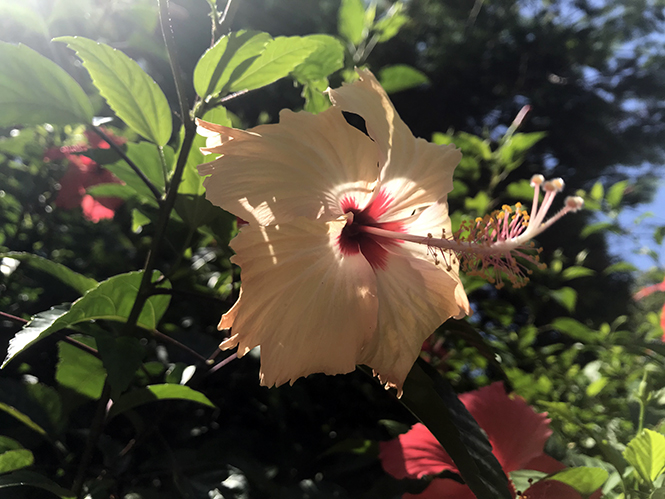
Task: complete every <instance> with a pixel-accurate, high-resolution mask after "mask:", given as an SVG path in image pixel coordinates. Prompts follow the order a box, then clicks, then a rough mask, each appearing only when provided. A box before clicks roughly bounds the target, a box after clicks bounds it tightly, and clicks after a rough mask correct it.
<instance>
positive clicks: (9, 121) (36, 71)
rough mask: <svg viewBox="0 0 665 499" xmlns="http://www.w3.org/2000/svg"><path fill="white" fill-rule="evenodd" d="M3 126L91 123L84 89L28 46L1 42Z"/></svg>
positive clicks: (0, 110) (0, 120) (0, 122)
mask: <svg viewBox="0 0 665 499" xmlns="http://www.w3.org/2000/svg"><path fill="white" fill-rule="evenodd" d="M0 67H1V68H2V71H0V127H8V126H14V125H24V126H28V125H41V124H43V123H52V124H54V125H68V124H78V123H89V122H91V121H92V114H93V113H92V105H91V104H90V100H89V99H88V97H87V95H85V92H84V91H83V89H82V88H81V87H80V86H79V84H78V83H76V81H75V80H74V79H73V78H72V77H71V76H69V75H68V74H67V72H65V71H64V70H63V69H62V68H61V67H60V66H58V65H57V64H55V63H54V62H53V61H50V60H49V59H47V58H46V57H44V56H43V55H41V54H39V53H37V52H35V51H34V50H32V49H30V48H28V47H26V46H25V45H21V44H19V45H12V44H10V43H5V42H0Z"/></svg>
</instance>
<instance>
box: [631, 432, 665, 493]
mask: <svg viewBox="0 0 665 499" xmlns="http://www.w3.org/2000/svg"><path fill="white" fill-rule="evenodd" d="M623 457H624V458H625V459H626V461H628V463H629V464H630V465H632V466H633V467H634V468H635V471H637V473H638V474H639V476H640V477H641V478H642V480H644V481H645V482H647V483H653V481H654V480H655V479H656V478H658V477H659V476H660V474H661V473H662V472H663V471H664V470H665V436H663V435H661V434H660V433H656V432H655V431H651V430H647V429H644V430H642V433H640V434H639V435H638V436H636V437H635V438H633V439H632V440H631V441H630V442H628V445H627V446H626V450H624V451H623Z"/></svg>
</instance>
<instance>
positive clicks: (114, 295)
mask: <svg viewBox="0 0 665 499" xmlns="http://www.w3.org/2000/svg"><path fill="white" fill-rule="evenodd" d="M142 275H143V272H129V273H127V274H119V275H116V276H113V277H111V278H110V279H107V280H106V281H103V282H101V283H99V286H97V287H96V288H94V289H91V290H90V291H88V292H87V293H86V294H85V295H83V296H82V297H81V298H79V299H78V300H76V301H75V302H74V303H73V304H72V306H71V308H70V309H68V310H67V309H66V308H63V307H55V308H52V309H51V310H47V311H46V312H41V313H39V314H37V315H35V316H34V317H33V318H32V320H31V321H30V322H29V323H28V324H26V325H25V326H24V327H23V329H21V331H19V332H18V333H17V334H16V336H14V337H13V338H12V339H11V340H10V341H9V348H8V349H7V358H6V359H5V361H4V363H3V365H2V366H3V367H4V366H5V365H6V364H7V362H9V361H10V360H11V359H13V358H14V357H15V356H16V355H18V354H19V353H20V352H22V351H23V350H25V349H26V348H28V347H29V346H30V345H32V344H33V343H35V342H37V341H39V340H41V339H43V338H45V337H47V336H49V335H51V334H53V333H55V332H56V331H60V330H62V329H65V328H68V327H70V326H73V325H75V324H78V323H80V322H88V321H91V320H100V319H101V320H110V321H118V322H124V321H126V320H127V318H128V317H129V313H130V311H131V309H132V306H133V305H134V301H135V300H136V295H137V293H138V289H139V285H140V282H141V276H142ZM158 277H160V274H159V272H156V271H155V272H154V273H153V281H154V280H156V279H157V278H158ZM163 285H164V286H165V287H167V288H170V283H168V281H166V282H164V283H163ZM169 301H170V297H169V296H168V295H155V296H151V297H150V298H148V300H147V302H146V304H145V306H144V307H143V311H142V312H141V315H140V316H139V318H138V322H137V324H138V325H139V326H140V327H143V328H146V329H149V330H151V329H154V328H155V327H156V325H157V322H159V320H160V318H161V317H162V315H163V314H164V312H165V311H166V309H167V307H168V304H169Z"/></svg>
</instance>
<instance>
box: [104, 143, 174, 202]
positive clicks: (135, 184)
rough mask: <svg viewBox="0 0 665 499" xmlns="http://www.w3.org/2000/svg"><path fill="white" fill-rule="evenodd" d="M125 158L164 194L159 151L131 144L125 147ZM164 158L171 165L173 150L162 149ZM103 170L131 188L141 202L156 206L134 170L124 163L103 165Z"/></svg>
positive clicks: (153, 198)
mask: <svg viewBox="0 0 665 499" xmlns="http://www.w3.org/2000/svg"><path fill="white" fill-rule="evenodd" d="M127 156H128V157H129V159H131V160H132V162H133V163H134V164H135V165H136V166H138V167H139V169H140V170H141V172H143V174H144V175H145V176H146V177H147V178H148V180H150V182H151V183H152V185H154V186H155V187H156V188H157V190H158V191H159V192H161V193H164V190H165V187H164V172H163V169H162V162H161V160H160V158H159V151H158V150H157V146H155V145H154V144H150V143H148V142H139V143H132V144H128V145H127ZM164 156H165V157H166V164H167V165H171V164H173V158H174V153H173V149H171V148H170V147H168V146H166V147H165V148H164ZM105 168H107V169H108V170H110V171H111V173H113V175H115V176H116V177H118V178H119V179H120V180H122V181H123V182H124V183H125V184H126V185H127V186H129V187H131V188H132V189H133V190H134V191H135V192H136V194H138V196H139V197H140V198H141V199H143V201H145V202H148V203H150V204H152V205H153V206H157V201H156V200H155V196H154V195H153V194H152V191H151V190H150V189H149V188H148V186H147V185H145V183H144V182H143V180H141V178H140V177H139V176H138V175H137V174H136V172H135V171H134V170H132V168H131V167H130V166H129V165H128V164H127V163H126V162H125V160H120V161H117V162H115V163H112V164H110V165H105Z"/></svg>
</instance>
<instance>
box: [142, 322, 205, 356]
mask: <svg viewBox="0 0 665 499" xmlns="http://www.w3.org/2000/svg"><path fill="white" fill-rule="evenodd" d="M152 334H153V336H154V337H155V338H159V339H160V340H162V341H164V342H166V343H170V344H172V345H175V346H177V347H178V348H180V349H181V350H184V351H186V352H189V353H190V354H192V355H193V356H194V357H196V358H197V359H198V360H199V361H200V362H203V363H205V362H206V360H207V359H206V358H205V357H204V356H203V355H201V354H200V353H198V352H197V351H196V350H192V349H191V348H189V347H188V346H187V345H185V344H184V343H180V342H179V341H178V340H176V339H173V338H171V337H170V336H168V335H166V334H164V333H162V332H160V331H157V330H156V329H154V330H153V331H152Z"/></svg>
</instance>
